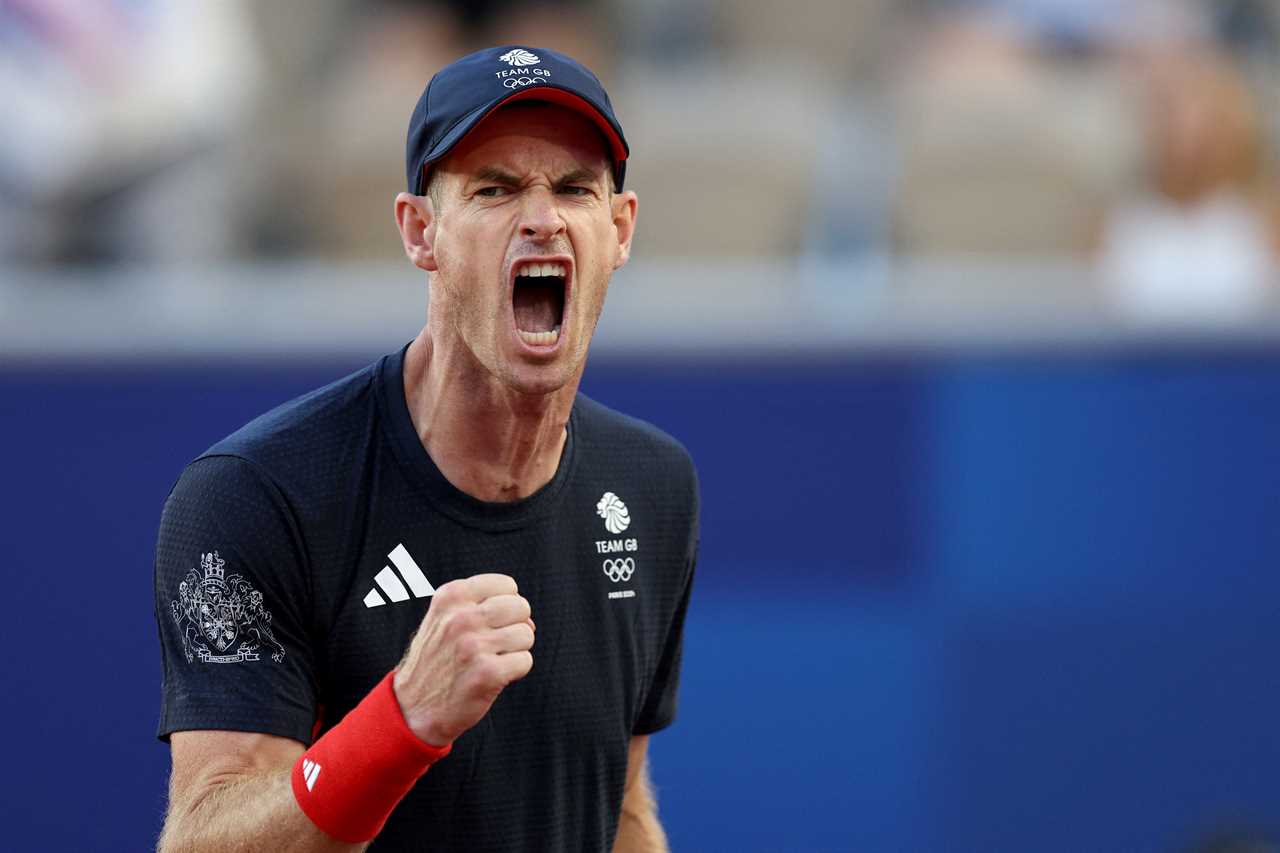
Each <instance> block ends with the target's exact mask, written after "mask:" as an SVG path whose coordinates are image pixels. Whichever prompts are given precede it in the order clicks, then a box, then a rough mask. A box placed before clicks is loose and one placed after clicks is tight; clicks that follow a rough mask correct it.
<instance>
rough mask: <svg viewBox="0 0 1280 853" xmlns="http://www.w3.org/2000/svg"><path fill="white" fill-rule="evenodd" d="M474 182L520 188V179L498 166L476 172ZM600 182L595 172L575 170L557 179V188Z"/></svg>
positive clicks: (487, 167)
mask: <svg viewBox="0 0 1280 853" xmlns="http://www.w3.org/2000/svg"><path fill="white" fill-rule="evenodd" d="M472 180H474V181H476V182H478V183H484V184H498V185H500V186H504V187H512V188H516V187H519V186H520V179H519V178H517V177H516V176H515V175H513V174H511V173H510V172H504V171H503V170H502V169H499V168H497V167H496V166H486V167H485V168H483V169H481V170H480V171H478V172H476V174H475V176H474V177H473V178H472ZM599 180H600V176H599V175H597V174H596V173H595V172H593V171H591V170H590V169H574V170H573V171H572V172H570V173H568V174H567V175H564V176H563V177H561V178H557V179H556V181H555V187H556V188H557V189H559V188H560V187H564V186H568V185H569V184H577V183H582V182H588V183H590V182H593V181H599Z"/></svg>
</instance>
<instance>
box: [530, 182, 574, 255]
mask: <svg viewBox="0 0 1280 853" xmlns="http://www.w3.org/2000/svg"><path fill="white" fill-rule="evenodd" d="M564 230H565V224H564V218H563V217H562V216H561V215H560V206H559V205H558V204H556V196H555V193H553V192H552V191H551V190H550V189H548V188H545V187H537V188H534V189H532V190H530V191H528V192H527V193H526V194H525V202H524V206H523V207H522V208H521V210H520V234H521V236H523V237H524V238H526V239H528V240H532V241H535V242H539V243H542V242H546V241H548V240H551V239H553V238H555V237H557V236H559V235H560V234H562V233H564Z"/></svg>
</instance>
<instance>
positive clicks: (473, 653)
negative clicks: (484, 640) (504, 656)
mask: <svg viewBox="0 0 1280 853" xmlns="http://www.w3.org/2000/svg"><path fill="white" fill-rule="evenodd" d="M457 651H458V657H459V658H461V659H462V661H463V662H464V663H466V662H468V661H473V660H475V659H476V658H478V657H479V656H480V654H481V652H482V651H483V647H482V644H481V642H480V637H479V636H478V635H476V634H473V633H466V634H463V635H462V636H461V637H459V638H458V642H457Z"/></svg>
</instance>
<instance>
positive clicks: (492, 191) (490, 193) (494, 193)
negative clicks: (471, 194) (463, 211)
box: [476, 186, 510, 198]
mask: <svg viewBox="0 0 1280 853" xmlns="http://www.w3.org/2000/svg"><path fill="white" fill-rule="evenodd" d="M508 192H510V190H509V189H508V188H507V187H502V186H490V187H481V188H480V189H478V190H476V195H478V196H483V197H484V198H498V197H499V196H504V195H506V194H507V193H508Z"/></svg>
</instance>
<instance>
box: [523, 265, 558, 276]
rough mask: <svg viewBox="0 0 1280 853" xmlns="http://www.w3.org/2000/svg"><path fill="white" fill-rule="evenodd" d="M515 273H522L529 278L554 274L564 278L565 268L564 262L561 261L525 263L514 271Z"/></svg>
mask: <svg viewBox="0 0 1280 853" xmlns="http://www.w3.org/2000/svg"><path fill="white" fill-rule="evenodd" d="M516 275H518V276H521V275H524V276H528V277H529V278H541V277H543V276H546V275H555V276H559V277H560V278H564V276H565V268H564V264H561V263H547V264H525V265H524V266H523V267H521V268H520V269H519V270H518V271H517V272H516Z"/></svg>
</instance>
